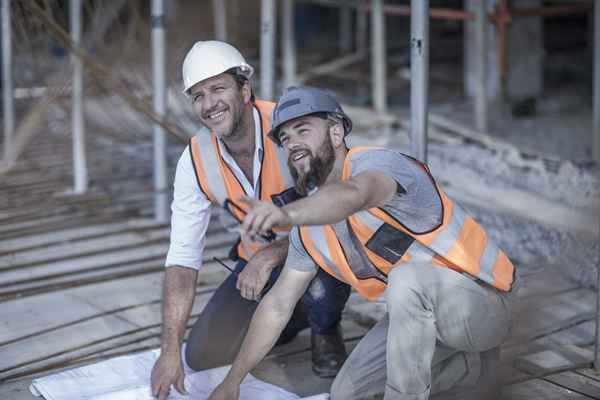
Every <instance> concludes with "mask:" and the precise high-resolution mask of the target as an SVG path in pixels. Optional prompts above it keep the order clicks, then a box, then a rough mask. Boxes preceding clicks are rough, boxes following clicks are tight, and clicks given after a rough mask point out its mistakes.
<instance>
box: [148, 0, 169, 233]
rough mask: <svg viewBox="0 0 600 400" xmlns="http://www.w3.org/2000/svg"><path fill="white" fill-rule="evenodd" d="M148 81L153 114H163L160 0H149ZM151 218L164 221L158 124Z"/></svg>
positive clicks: (163, 153)
mask: <svg viewBox="0 0 600 400" xmlns="http://www.w3.org/2000/svg"><path fill="white" fill-rule="evenodd" d="M151 20H152V83H153V86H154V87H153V89H154V90H153V98H152V102H153V108H154V112H155V113H156V115H158V116H159V117H161V118H164V116H165V114H166V99H167V96H166V73H165V70H166V54H165V12H164V0H152V19H151ZM153 133H154V218H155V219H156V221H157V222H159V223H165V222H167V218H168V204H167V203H168V202H167V150H166V148H167V138H166V135H165V131H164V129H163V127H162V126H160V125H158V124H154V130H153Z"/></svg>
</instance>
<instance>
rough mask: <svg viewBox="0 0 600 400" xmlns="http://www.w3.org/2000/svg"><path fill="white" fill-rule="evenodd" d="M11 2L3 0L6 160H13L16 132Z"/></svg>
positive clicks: (3, 96)
mask: <svg viewBox="0 0 600 400" xmlns="http://www.w3.org/2000/svg"><path fill="white" fill-rule="evenodd" d="M10 1H11V0H2V17H1V18H2V99H3V102H2V104H3V106H2V109H3V110H2V112H3V114H4V118H3V119H4V155H3V156H4V160H5V161H6V162H9V161H11V160H12V159H13V150H14V149H13V148H12V147H13V146H12V142H13V135H14V131H15V105H14V97H13V74H12V29H11V23H10V19H11V18H10V13H11V10H10V9H11V7H10Z"/></svg>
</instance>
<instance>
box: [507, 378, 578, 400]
mask: <svg viewBox="0 0 600 400" xmlns="http://www.w3.org/2000/svg"><path fill="white" fill-rule="evenodd" d="M500 399H501V400H583V399H586V400H588V399H590V398H589V397H587V396H585V395H582V394H580V393H575V392H573V391H571V390H568V389H565V388H562V387H560V386H557V385H554V384H552V383H549V382H546V381H543V380H541V379H533V380H530V381H526V382H522V383H517V384H514V385H510V386H507V387H504V388H502V392H501V395H500Z"/></svg>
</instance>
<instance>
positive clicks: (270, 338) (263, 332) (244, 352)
mask: <svg viewBox="0 0 600 400" xmlns="http://www.w3.org/2000/svg"><path fill="white" fill-rule="evenodd" d="M277 303H278V301H277V300H276V298H275V296H269V295H267V296H265V298H264V299H263V301H261V302H260V304H259V306H258V308H257V309H256V312H255V313H254V317H253V318H252V321H251V323H250V327H249V329H248V333H247V334H246V338H245V339H244V342H243V343H242V346H241V348H240V351H239V353H238V355H237V357H236V359H235V361H234V363H233V365H232V367H231V370H230V371H229V374H228V376H227V379H228V380H229V381H230V382H232V383H233V384H236V385H239V384H240V383H241V382H242V380H243V379H244V377H245V376H246V375H247V374H248V373H249V372H250V371H251V370H252V369H253V368H254V367H255V366H256V365H257V364H258V363H259V362H260V361H261V360H262V359H263V358H264V357H265V356H266V355H267V353H268V352H269V351H270V350H271V349H272V348H273V346H274V345H275V342H276V341H277V338H278V337H279V334H280V333H281V332H282V331H283V328H284V327H285V325H286V324H287V322H288V321H289V319H290V317H291V315H292V312H293V309H294V308H293V306H292V307H286V308H282V306H281V305H280V304H277Z"/></svg>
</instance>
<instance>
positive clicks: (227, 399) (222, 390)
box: [208, 379, 240, 400]
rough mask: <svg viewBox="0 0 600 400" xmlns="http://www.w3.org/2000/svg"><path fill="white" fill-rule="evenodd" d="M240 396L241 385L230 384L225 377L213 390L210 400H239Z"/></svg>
mask: <svg viewBox="0 0 600 400" xmlns="http://www.w3.org/2000/svg"><path fill="white" fill-rule="evenodd" d="M239 398H240V387H239V385H234V384H229V383H228V382H227V379H225V380H224V381H223V382H221V384H220V385H219V386H217V387H216V388H215V390H213V392H212V394H211V395H210V397H209V398H208V400H238V399H239Z"/></svg>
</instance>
